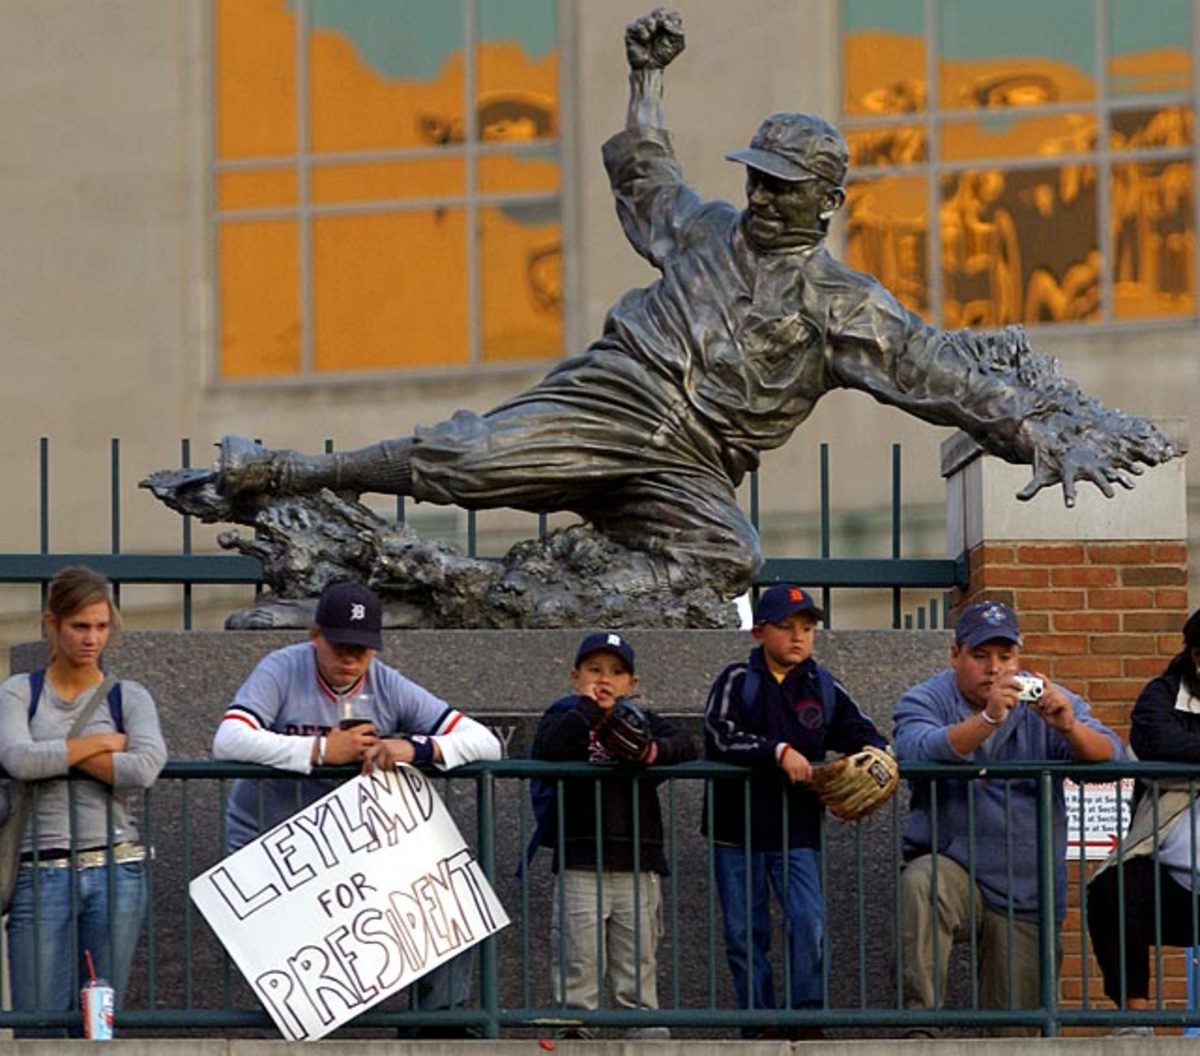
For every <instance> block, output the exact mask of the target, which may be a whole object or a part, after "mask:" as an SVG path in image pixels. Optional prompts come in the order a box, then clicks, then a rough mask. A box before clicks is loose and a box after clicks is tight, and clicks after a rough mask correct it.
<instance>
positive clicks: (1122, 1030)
mask: <svg viewBox="0 0 1200 1056" xmlns="http://www.w3.org/2000/svg"><path fill="white" fill-rule="evenodd" d="M1108 1036H1109V1037H1110V1038H1152V1037H1154V1028H1153V1027H1116V1028H1115V1029H1113V1030H1112V1031H1110V1032H1109V1035H1108Z"/></svg>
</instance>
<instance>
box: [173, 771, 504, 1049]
mask: <svg viewBox="0 0 1200 1056" xmlns="http://www.w3.org/2000/svg"><path fill="white" fill-rule="evenodd" d="M189 890H190V892H191V896H192V901H194V902H195V903H196V905H197V906H198V907H199V909H200V911H201V912H202V913H203V914H204V917H205V919H206V920H207V921H208V922H209V924H210V925H211V926H212V929H213V931H215V932H216V933H217V937H218V938H220V940H221V942H223V943H224V944H225V948H226V949H227V950H228V951H229V955H230V956H231V957H232V958H233V960H234V962H235V963H236V964H237V966H238V968H239V969H241V972H242V974H243V975H244V976H245V977H246V979H247V981H248V982H249V983H250V985H251V987H253V988H254V992H255V993H256V994H257V995H258V997H259V1000H260V1001H261V1002H262V1004H263V1007H264V1008H266V1009H267V1011H268V1012H269V1013H270V1014H271V1018H272V1019H274V1020H275V1023H276V1024H277V1025H278V1027H279V1029H280V1031H281V1032H282V1033H283V1034H284V1036H285V1037H287V1038H289V1039H291V1040H296V1041H298V1040H307V1039H316V1038H320V1037H323V1036H324V1035H326V1034H328V1033H329V1032H330V1031H331V1030H333V1029H335V1028H336V1027H338V1026H341V1024H343V1023H345V1022H347V1021H348V1020H350V1019H353V1018H354V1017H355V1016H357V1015H358V1014H359V1013H361V1012H363V1011H365V1010H366V1009H368V1008H370V1007H371V1006H372V1005H374V1004H376V1003H377V1002H379V1001H382V1000H383V999H384V998H385V997H387V996H388V995H389V994H392V993H395V992H396V991H397V990H399V989H401V988H402V987H405V986H408V985H409V984H410V983H412V982H413V981H414V980H416V979H418V978H420V977H421V976H422V975H424V974H425V973H426V972H428V971H430V970H431V969H433V968H436V967H437V966H438V965H439V964H442V963H443V962H445V961H448V960H449V959H450V958H451V957H453V956H455V955H456V954H459V953H462V952H463V951H464V950H466V949H468V948H469V947H471V946H474V945H475V944H476V943H478V942H480V941H482V940H483V939H485V938H487V936H489V935H492V934H494V933H495V932H497V931H499V930H500V929H501V928H503V927H504V926H505V925H507V924H508V922H509V921H508V914H507V913H505V912H504V907H503V906H502V905H501V904H500V900H499V899H498V898H497V897H496V893H495V892H494V891H493V890H492V888H491V885H490V884H489V883H488V882H487V879H486V878H485V877H484V875H483V871H482V870H481V869H480V867H479V864H478V863H477V862H476V861H475V857H474V855H472V853H471V851H470V849H469V848H468V847H467V845H466V841H464V840H463V838H462V836H461V835H460V834H459V831H458V828H457V827H456V826H455V824H454V821H453V819H452V818H451V817H450V812H449V811H448V810H447V809H446V805H445V804H444V803H443V802H442V801H441V799H440V798H439V797H438V795H437V793H436V792H435V791H434V790H433V786H432V785H431V784H430V783H429V782H428V781H427V780H426V779H425V777H424V776H423V775H422V774H421V773H420V771H418V770H414V769H413V768H412V767H409V766H398V767H396V768H395V769H394V770H377V771H375V772H374V773H373V774H370V775H362V776H359V777H356V778H354V779H353V780H351V781H347V782H346V783H345V784H344V785H341V786H340V787H338V788H337V789H335V790H334V791H333V792H331V793H330V794H329V795H327V796H325V797H324V798H323V799H319V800H317V801H316V802H315V803H312V804H311V805H309V806H307V807H305V808H304V809H302V810H300V811H298V812H297V813H296V814H294V815H292V817H290V818H289V819H288V820H287V821H285V822H283V823H282V824H280V825H277V826H276V827H275V828H273V829H271V830H270V831H269V832H267V833H265V834H264V835H262V836H260V837H259V838H258V839H257V840H255V841H254V842H253V843H250V844H247V845H246V846H245V847H243V848H242V849H241V850H239V851H236V852H235V853H234V854H231V855H230V856H229V857H228V858H225V859H224V860H223V861H221V862H219V863H218V864H217V865H215V866H213V867H212V868H211V869H209V870H208V871H207V872H205V873H203V874H201V875H200V876H198V877H196V879H195V880H193V881H192V882H191V885H190V887H189Z"/></svg>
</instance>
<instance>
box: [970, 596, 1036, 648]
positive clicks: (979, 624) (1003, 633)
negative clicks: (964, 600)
mask: <svg viewBox="0 0 1200 1056" xmlns="http://www.w3.org/2000/svg"><path fill="white" fill-rule="evenodd" d="M997 638H999V639H1002V640H1003V641H1006V642H1012V643H1013V645H1017V646H1019V645H1021V644H1022V642H1023V639H1022V638H1021V628H1020V627H1019V626H1018V625H1017V614H1016V613H1015V612H1013V610H1012V609H1010V608H1009V607H1008V606H1007V605H1004V604H1001V603H1000V602H998V601H980V602H977V603H976V604H974V605H970V606H968V607H967V608H965V609H963V611H962V612H961V613H960V614H959V617H958V620H957V622H956V623H955V624H954V640H955V641H956V642H957V643H958V644H959V645H965V646H966V647H967V648H968V649H974V648H975V646H977V645H982V644H983V643H984V642H990V641H992V640H993V639H997Z"/></svg>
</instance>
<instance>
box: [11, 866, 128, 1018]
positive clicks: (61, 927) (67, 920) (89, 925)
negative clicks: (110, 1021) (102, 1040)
mask: <svg viewBox="0 0 1200 1056" xmlns="http://www.w3.org/2000/svg"><path fill="white" fill-rule="evenodd" d="M37 873H38V877H37V880H38V905H36V906H35V904H34V886H33V884H34V867H33V866H22V868H21V871H20V873H19V874H18V875H17V887H16V890H15V891H14V892H13V901H12V908H11V910H10V911H9V915H8V973H9V979H10V983H11V986H12V1007H13V1010H14V1011H21V1012H32V1011H45V1012H67V1011H70V1010H71V1009H78V1008H79V988H80V986H81V985H82V984H83V982H84V981H85V980H86V979H87V977H88V975H87V967H86V964H85V963H84V956H83V952H84V950H90V951H91V955H92V963H93V964H94V965H95V967H96V974H97V975H99V976H102V977H103V978H105V979H107V980H108V981H109V983H110V984H111V985H112V987H113V989H114V990H115V991H116V995H115V996H116V1007H117V1008H120V1007H121V1003H122V1001H123V1000H124V998H125V987H126V985H127V984H128V982H129V969H130V966H131V965H132V963H133V951H134V947H136V946H137V940H138V934H139V933H140V932H141V928H142V918H143V917H144V916H145V914H146V872H145V863H143V862H119V863H116V864H114V865H113V866H111V874H112V879H113V907H114V909H115V913H114V914H113V917H112V920H111V927H110V919H109V912H108V907H109V890H108V888H109V884H108V879H109V874H110V867H107V866H97V867H95V868H91V869H61V868H45V867H42V868H39V869H38V870H37ZM72 881H75V882H77V884H78V888H77V892H76V895H75V898H76V900H77V902H76V905H77V910H78V916H77V918H76V921H75V923H74V929H72V921H71V884H72ZM72 930H74V934H72ZM16 1033H17V1034H18V1036H22V1037H63V1036H67V1035H69V1036H71V1037H79V1036H80V1035H81V1033H82V1022H81V1023H80V1025H78V1026H74V1027H72V1028H70V1029H69V1030H67V1029H64V1028H56V1029H53V1030H46V1031H42V1030H21V1031H17V1032H16Z"/></svg>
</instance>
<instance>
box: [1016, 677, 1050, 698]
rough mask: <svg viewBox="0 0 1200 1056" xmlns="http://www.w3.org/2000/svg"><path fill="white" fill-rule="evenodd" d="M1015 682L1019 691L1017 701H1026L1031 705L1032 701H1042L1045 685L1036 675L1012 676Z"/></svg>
mask: <svg viewBox="0 0 1200 1056" xmlns="http://www.w3.org/2000/svg"><path fill="white" fill-rule="evenodd" d="M1014 677H1015V678H1016V680H1017V685H1018V686H1019V687H1020V689H1019V690H1018V692H1017V700H1024V701H1028V702H1029V703H1030V704H1032V703H1033V702H1034V701H1038V700H1041V699H1042V694H1043V693H1045V692H1046V683H1045V682H1043V681H1042V680H1041V679H1040V678H1038V677H1037V676H1036V675H1026V674H1019V675H1015V676H1014Z"/></svg>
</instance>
